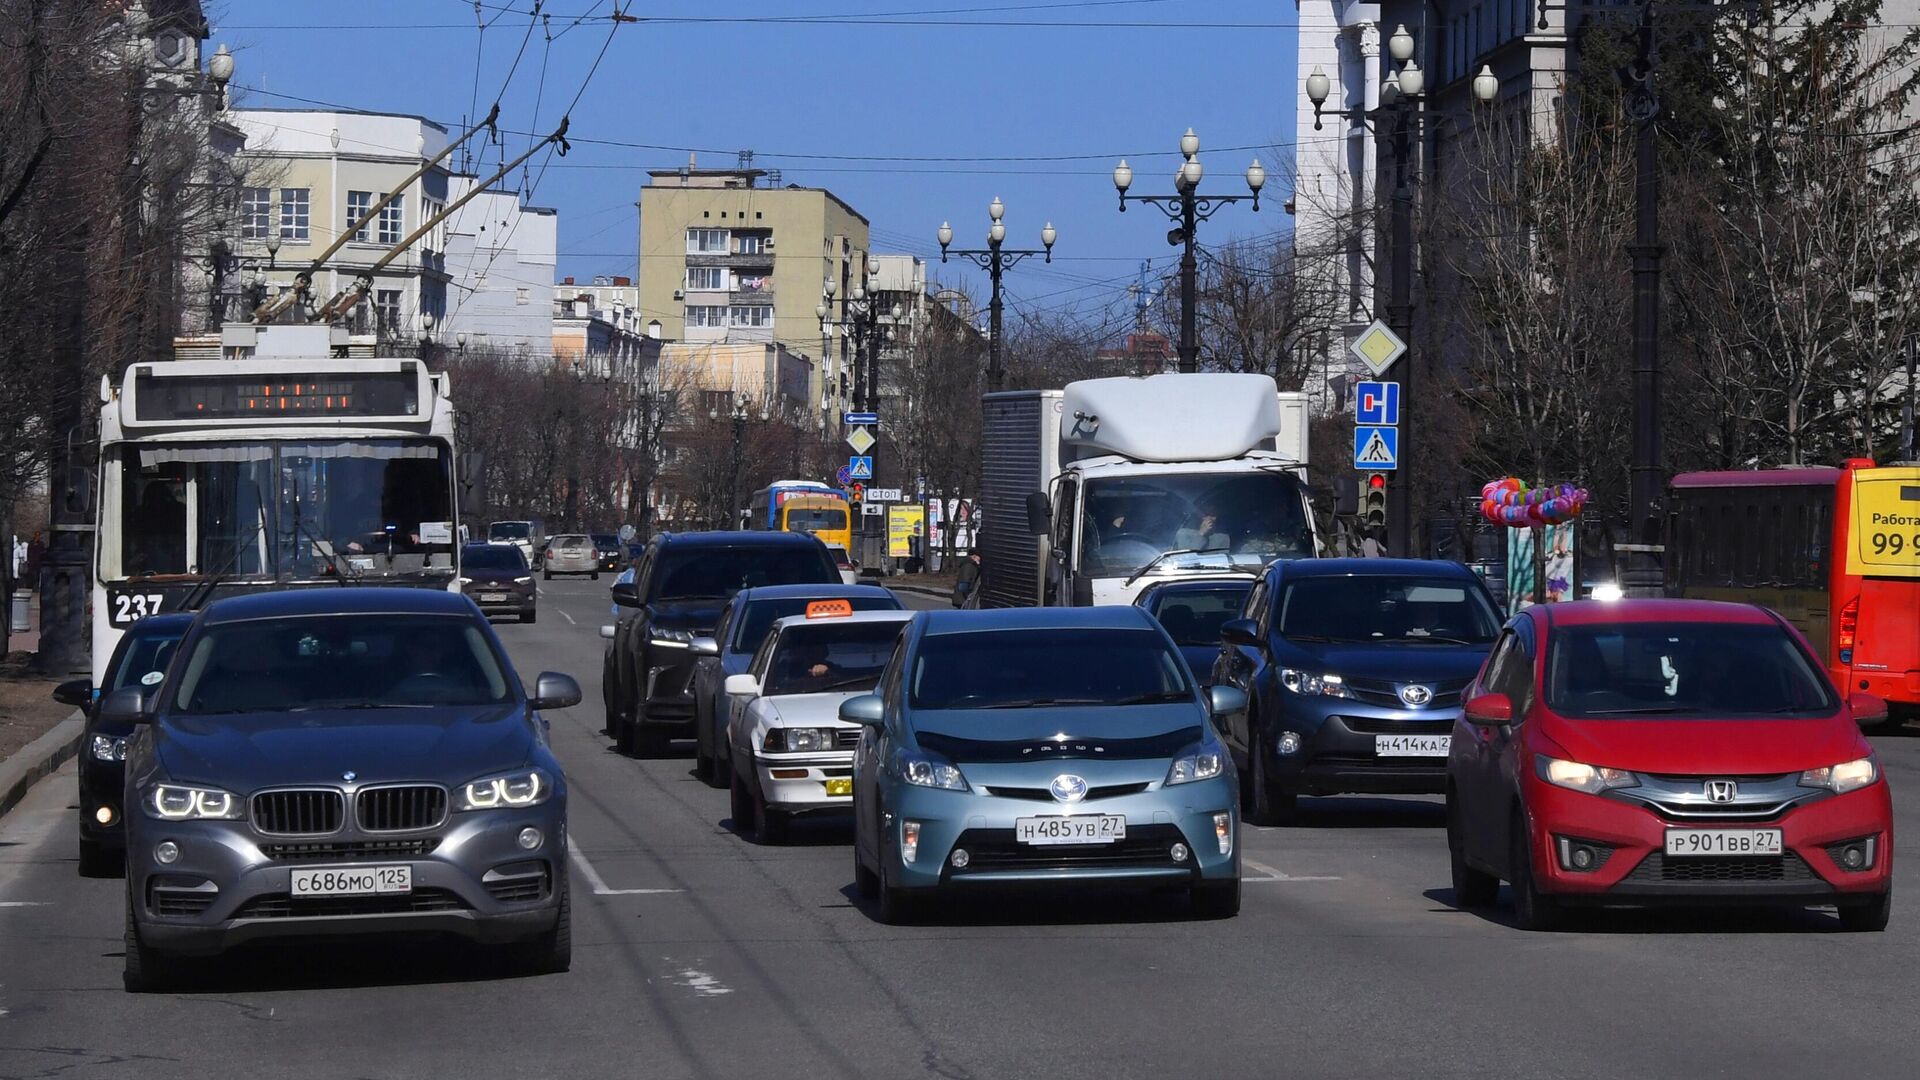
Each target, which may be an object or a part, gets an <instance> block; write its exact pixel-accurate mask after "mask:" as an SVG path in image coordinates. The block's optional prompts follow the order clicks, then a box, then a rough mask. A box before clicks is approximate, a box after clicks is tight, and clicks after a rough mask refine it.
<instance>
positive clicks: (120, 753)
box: [93, 735, 127, 761]
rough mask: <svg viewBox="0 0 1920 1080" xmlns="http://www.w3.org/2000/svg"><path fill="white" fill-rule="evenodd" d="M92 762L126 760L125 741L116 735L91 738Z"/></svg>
mask: <svg viewBox="0 0 1920 1080" xmlns="http://www.w3.org/2000/svg"><path fill="white" fill-rule="evenodd" d="M93 760H95V761H125V760H127V740H126V739H124V738H122V737H120V736H118V735H95V736H94V737H93Z"/></svg>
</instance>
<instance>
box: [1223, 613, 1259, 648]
mask: <svg viewBox="0 0 1920 1080" xmlns="http://www.w3.org/2000/svg"><path fill="white" fill-rule="evenodd" d="M1220 640H1221V641H1224V642H1226V643H1227V644H1229V645H1255V646H1257V645H1259V644H1260V624H1259V623H1257V622H1254V621H1253V620H1252V619H1228V620H1227V621H1226V622H1223V623H1221V624H1220Z"/></svg>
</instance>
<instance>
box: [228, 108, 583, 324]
mask: <svg viewBox="0 0 1920 1080" xmlns="http://www.w3.org/2000/svg"><path fill="white" fill-rule="evenodd" d="M230 117H231V119H232V121H233V123H234V124H235V126H237V127H239V128H240V129H241V131H243V132H244V133H245V135H246V149H245V150H244V151H242V152H241V154H240V157H241V159H242V161H243V162H244V163H245V165H246V168H247V175H248V176H249V177H252V178H254V179H253V181H252V182H253V183H254V184H257V185H258V186H252V187H248V188H247V189H245V191H243V192H242V195H241V203H240V229H239V245H240V250H239V251H238V252H237V254H239V255H241V256H243V257H245V258H247V259H249V260H250V261H256V262H260V263H264V264H265V265H264V267H263V270H264V273H265V274H266V278H267V287H268V290H269V292H271V293H277V292H280V291H283V290H285V289H288V288H290V287H291V286H292V283H293V279H294V275H295V274H296V273H297V272H299V271H300V270H303V269H305V268H306V267H307V266H308V265H309V264H310V263H312V262H313V260H314V259H315V258H316V257H318V256H319V255H320V254H321V253H322V252H324V251H325V250H326V249H327V248H328V247H329V246H331V245H332V244H333V242H334V241H335V240H336V239H337V238H339V237H340V236H341V235H342V234H344V233H345V232H346V230H347V229H348V227H349V226H351V225H352V224H354V223H355V222H356V221H358V219H359V218H360V217H362V216H364V215H365V214H366V213H367V211H368V210H370V209H371V208H372V207H373V205H374V204H375V203H377V202H378V201H379V200H380V199H381V197H382V196H384V195H386V193H387V192H388V191H390V190H392V189H393V188H394V187H395V186H397V185H399V184H400V183H401V182H402V181H403V180H406V179H407V177H408V176H409V175H411V174H412V173H414V172H415V171H417V170H418V169H419V168H420V166H421V165H423V164H425V162H426V160H427V159H428V158H430V157H432V156H433V155H435V154H437V153H439V151H440V150H441V149H442V148H443V147H445V145H446V143H447V132H446V129H445V128H443V127H441V126H440V125H439V124H436V123H434V122H433V121H431V120H427V119H424V118H422V117H418V116H405V115H398V114H391V113H365V112H334V111H327V110H313V109H236V110H234V111H233V112H232V113H231V114H230ZM450 186H451V177H450V176H449V174H448V172H447V170H445V169H442V168H438V167H436V168H433V169H430V170H428V171H427V172H426V173H425V174H423V175H421V176H420V177H418V178H417V179H415V180H413V181H412V182H411V183H409V184H408V185H407V187H406V188H405V189H404V190H403V191H401V192H400V194H399V197H398V198H396V199H394V200H393V202H391V203H390V204H388V205H387V206H386V207H385V208H384V209H382V210H381V212H380V214H379V215H378V217H377V218H376V219H375V220H373V221H370V222H368V223H367V225H366V226H365V227H364V228H361V229H358V230H356V231H355V232H354V233H353V235H351V236H350V237H348V238H347V242H346V243H345V244H344V245H342V246H341V248H340V249H339V250H338V251H337V252H335V253H334V254H333V256H332V257H330V258H329V259H328V260H327V263H326V265H325V266H324V267H322V268H321V269H320V270H319V272H317V273H316V274H315V275H314V278H313V284H314V300H315V303H316V304H323V303H325V302H326V300H327V298H329V297H332V296H334V295H336V294H338V293H339V292H340V291H342V290H344V289H347V288H349V287H350V286H352V285H353V284H354V282H355V281H356V280H357V279H358V277H359V276H360V273H361V272H363V271H365V270H368V269H370V268H371V267H372V265H373V263H375V262H376V261H378V260H379V259H380V258H381V257H382V256H383V255H385V254H386V253H387V251H388V250H389V249H390V248H392V247H393V246H394V245H396V244H398V243H399V242H400V241H401V240H402V239H404V238H405V237H407V236H408V235H410V234H411V233H412V232H413V231H414V230H415V229H417V228H418V227H419V226H420V224H421V223H422V222H424V221H426V220H428V219H430V218H431V217H432V216H433V215H435V214H437V213H439V212H440V210H441V209H443V208H444V207H445V206H446V205H447V197H448V191H449V188H450ZM446 250H447V235H446V229H445V227H444V226H442V227H440V228H436V229H433V230H430V231H429V232H428V233H427V234H426V235H424V236H423V237H421V238H420V240H419V241H418V242H416V243H415V244H414V245H413V246H412V247H410V248H408V249H407V250H406V251H404V252H402V253H401V254H400V255H399V257H397V258H396V259H394V260H393V261H392V262H390V263H388V264H387V265H386V266H384V267H382V268H381V269H380V271H379V272H378V273H377V274H375V275H374V278H373V284H372V288H370V289H369V290H368V292H367V296H366V299H365V300H364V301H362V303H361V304H360V305H359V306H358V307H357V308H356V309H355V310H353V311H352V312H351V313H349V315H348V317H347V320H346V321H347V326H348V329H349V330H350V331H351V333H352V335H353V337H354V338H355V339H356V344H371V345H374V346H376V347H378V348H382V349H389V348H392V349H404V348H411V347H417V345H418V344H419V342H420V341H421V340H422V339H423V338H425V337H428V336H430V335H432V334H433V330H434V324H435V323H436V322H437V321H439V320H441V319H444V318H445V316H446V313H447V286H448V283H449V281H450V280H451V278H450V276H449V275H448V273H447V260H446ZM540 310H541V311H542V312H544V311H546V310H547V309H546V308H544V307H543V308H541V309H540Z"/></svg>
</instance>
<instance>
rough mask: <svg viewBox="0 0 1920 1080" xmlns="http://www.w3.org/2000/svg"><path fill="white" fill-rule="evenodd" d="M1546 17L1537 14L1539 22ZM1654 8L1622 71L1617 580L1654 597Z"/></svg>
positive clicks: (1647, 4)
mask: <svg viewBox="0 0 1920 1080" xmlns="http://www.w3.org/2000/svg"><path fill="white" fill-rule="evenodd" d="M1545 16H1546V12H1545V11H1544V10H1542V12H1541V21H1542V22H1544V21H1545ZM1653 20H1654V7H1653V4H1652V2H1651V0H1640V26H1639V42H1638V45H1639V48H1638V52H1637V55H1636V56H1635V58H1634V62H1633V64H1631V65H1630V66H1628V67H1626V68H1624V69H1622V71H1621V78H1622V79H1623V80H1625V82H1626V83H1627V112H1628V115H1629V116H1631V117H1632V118H1633V128H1634V131H1633V141H1634V142H1633V197H1634V207H1633V243H1631V244H1629V245H1627V255H1628V257H1629V258H1631V259H1632V260H1633V473H1632V476H1631V479H1630V481H1629V483H1628V489H1627V496H1628V499H1629V501H1630V503H1631V507H1630V517H1629V520H1628V524H1629V526H1630V527H1631V529H1632V530H1633V544H1632V546H1631V547H1630V548H1629V549H1628V550H1629V551H1631V552H1632V553H1633V555H1634V556H1635V557H1634V558H1633V560H1632V562H1633V563H1634V564H1636V569H1637V572H1635V573H1633V574H1631V575H1623V577H1625V578H1627V580H1625V581H1623V582H1622V584H1623V585H1629V586H1631V587H1633V591H1634V593H1635V594H1636V595H1647V596H1658V595H1659V589H1660V588H1661V577H1662V575H1661V572H1660V567H1661V566H1662V563H1663V560H1662V558H1661V556H1662V553H1663V549H1662V546H1661V543H1660V490H1661V488H1662V487H1663V486H1664V485H1663V484H1662V483H1661V482H1660V474H1661V456H1662V455H1661V451H1660V255H1661V247H1660V160H1659V144H1658V142H1657V141H1656V137H1657V135H1658V132H1657V129H1656V127H1655V122H1656V121H1657V120H1658V118H1659V116H1660V88H1659V85H1658V83H1657V82H1656V81H1655V78H1654V68H1655V66H1656V65H1657V64H1658V63H1659V59H1660V57H1659V50H1658V46H1657V45H1656V43H1655V41H1654V22H1653Z"/></svg>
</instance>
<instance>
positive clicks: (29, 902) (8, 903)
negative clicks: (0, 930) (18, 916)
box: [0, 900, 53, 907]
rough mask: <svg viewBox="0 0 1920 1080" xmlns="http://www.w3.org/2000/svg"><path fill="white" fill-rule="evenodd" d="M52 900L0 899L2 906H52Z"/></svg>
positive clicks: (0, 905)
mask: <svg viewBox="0 0 1920 1080" xmlns="http://www.w3.org/2000/svg"><path fill="white" fill-rule="evenodd" d="M52 906H53V901H51V900H0V907H52Z"/></svg>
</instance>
